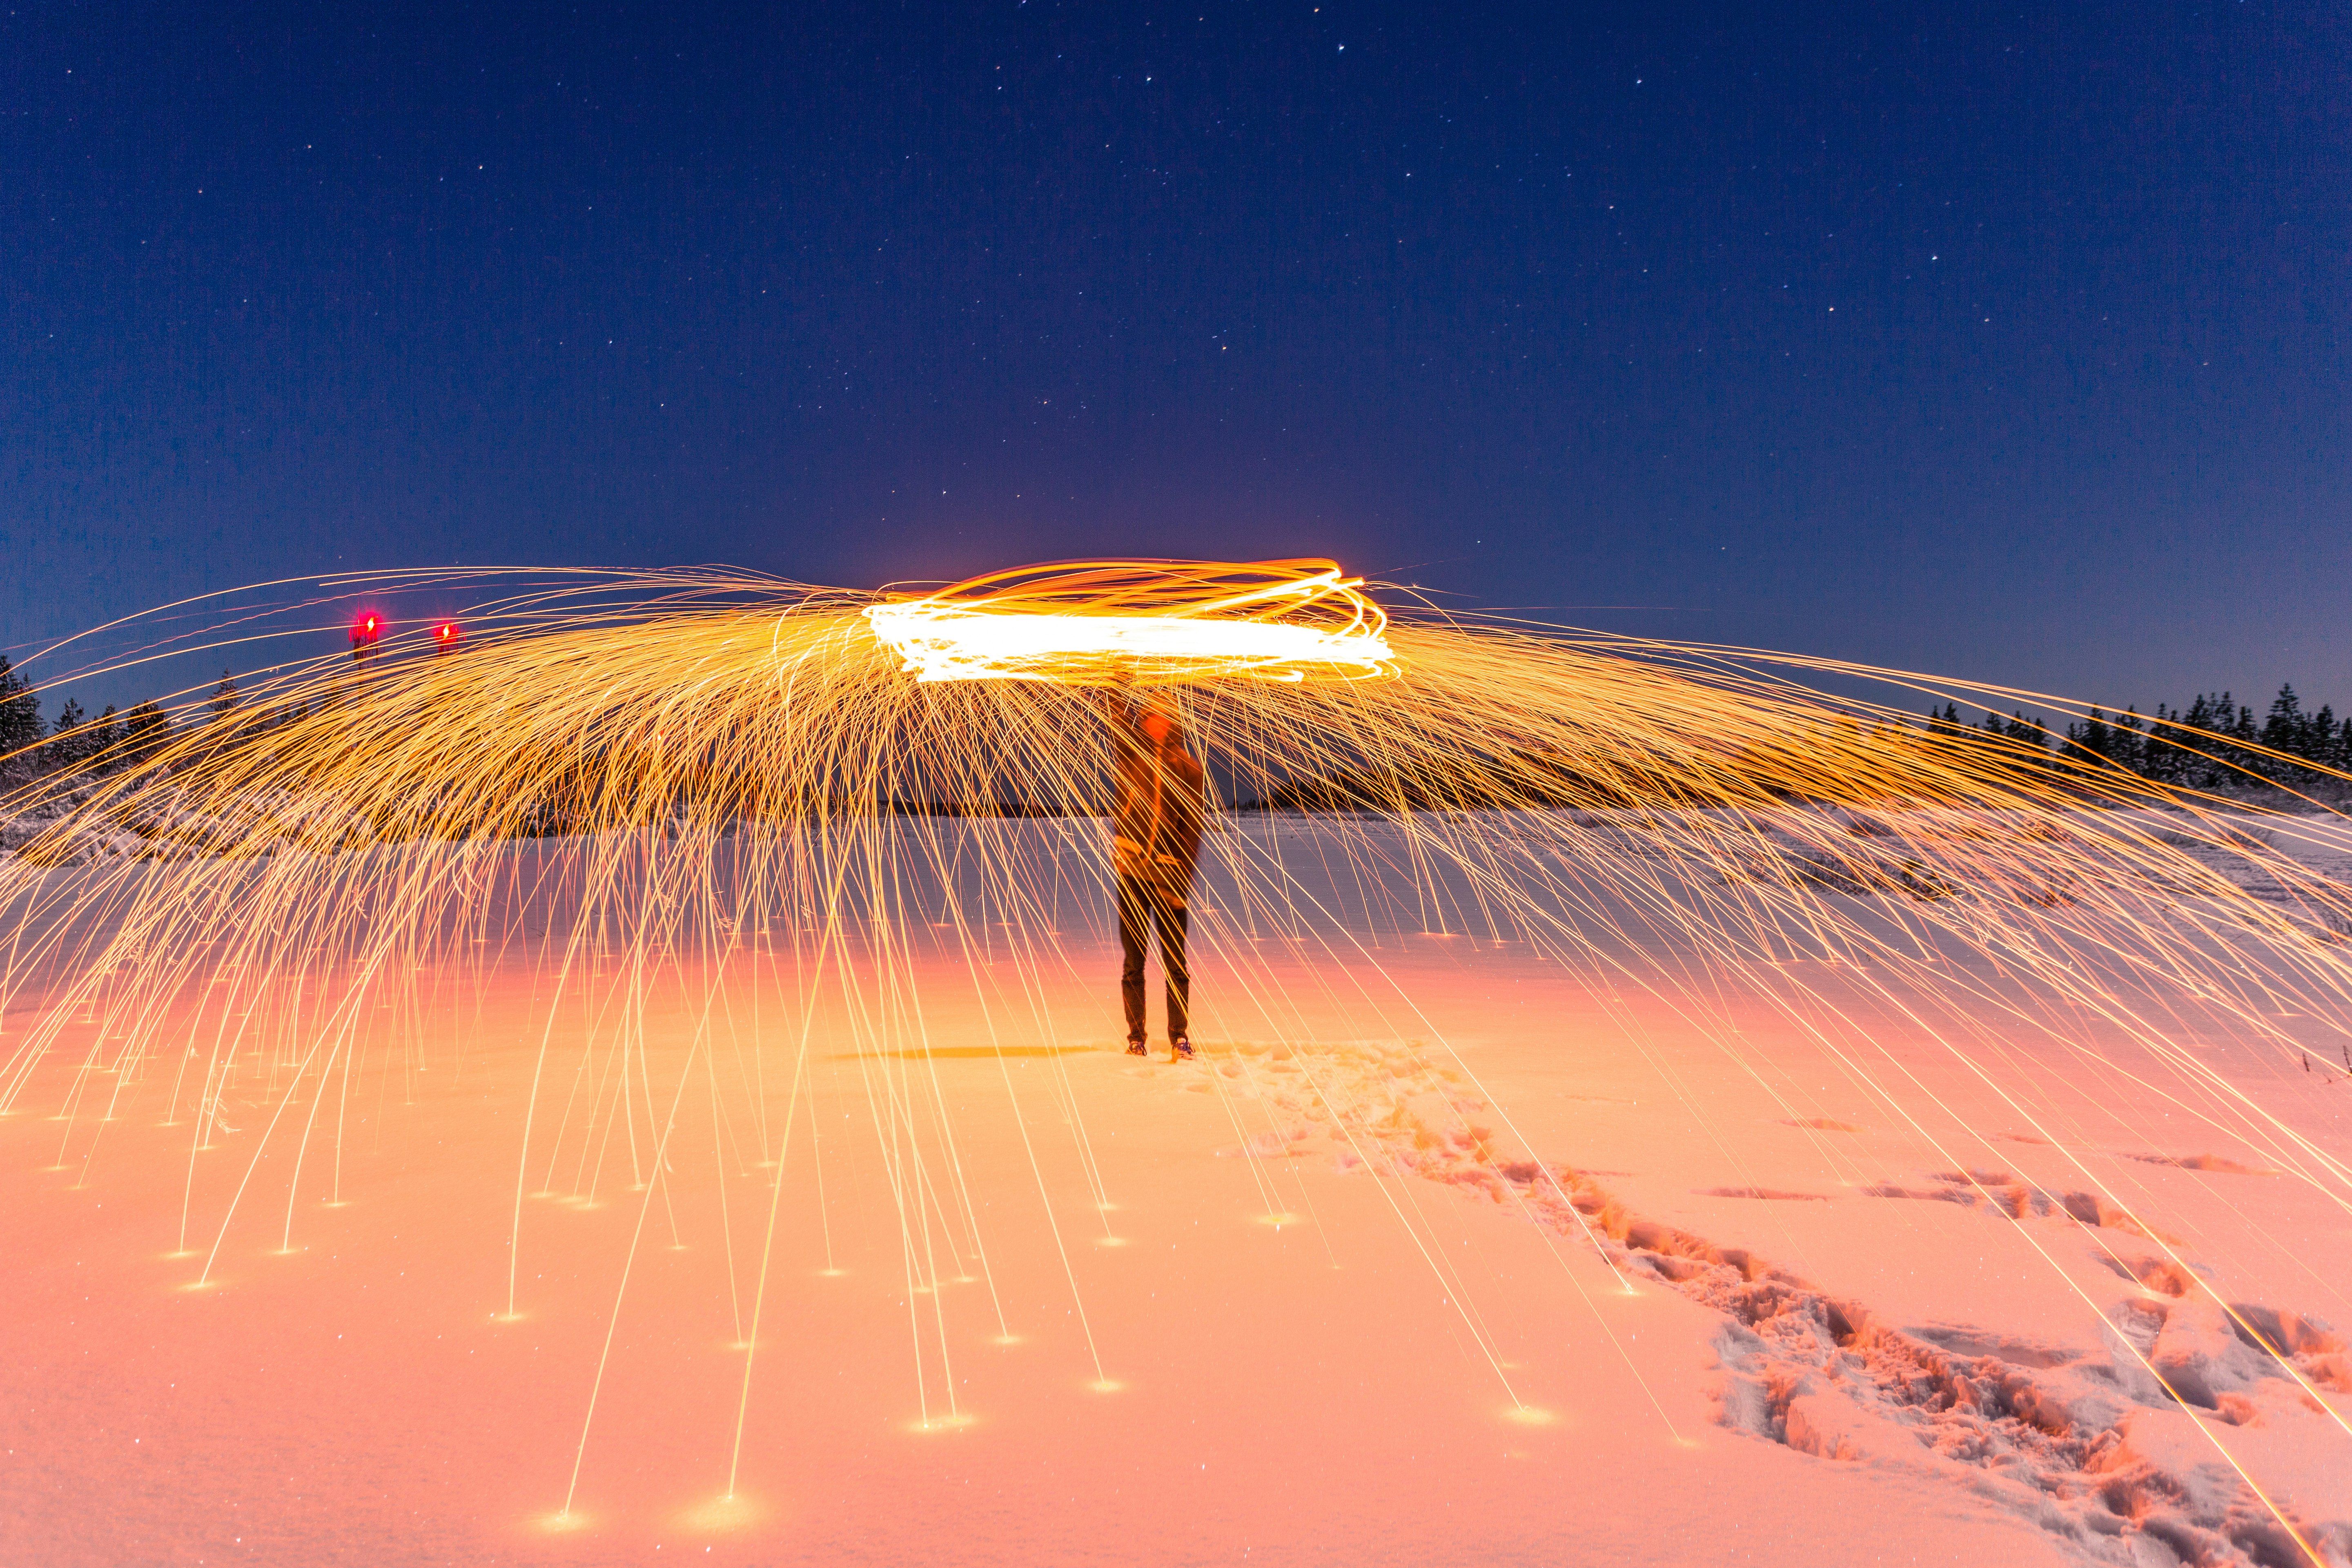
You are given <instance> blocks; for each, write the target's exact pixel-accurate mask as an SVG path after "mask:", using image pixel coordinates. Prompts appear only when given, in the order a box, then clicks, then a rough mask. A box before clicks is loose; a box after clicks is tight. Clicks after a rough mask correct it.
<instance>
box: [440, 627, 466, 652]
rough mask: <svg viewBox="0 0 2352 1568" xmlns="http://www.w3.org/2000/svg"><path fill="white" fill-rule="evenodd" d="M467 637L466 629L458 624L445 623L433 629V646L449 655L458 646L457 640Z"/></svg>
mask: <svg viewBox="0 0 2352 1568" xmlns="http://www.w3.org/2000/svg"><path fill="white" fill-rule="evenodd" d="M465 635H466V630H465V628H464V627H463V626H459V625H458V624H457V622H455V621H443V622H441V623H440V624H439V625H438V626H435V627H434V628H433V646H434V647H437V648H439V649H440V650H441V651H442V652H443V653H447V652H448V651H449V650H450V649H451V648H453V647H457V639H458V638H460V637H464V636H465Z"/></svg>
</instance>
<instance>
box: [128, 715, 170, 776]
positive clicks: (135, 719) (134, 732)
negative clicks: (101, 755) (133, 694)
mask: <svg viewBox="0 0 2352 1568" xmlns="http://www.w3.org/2000/svg"><path fill="white" fill-rule="evenodd" d="M171 738H172V716H171V715H170V714H169V713H166V712H164V711H163V708H162V707H161V706H160V705H158V704H156V703H154V702H142V703H141V704H139V706H138V707H136V708H133V709H132V710H131V711H130V712H129V713H127V714H125V715H124V716H123V720H122V760H123V762H124V763H125V764H126V765H136V764H138V763H145V762H150V761H152V760H153V758H154V755H155V753H156V752H160V751H162V750H163V743H164V742H166V741H169V740H170V739H171Z"/></svg>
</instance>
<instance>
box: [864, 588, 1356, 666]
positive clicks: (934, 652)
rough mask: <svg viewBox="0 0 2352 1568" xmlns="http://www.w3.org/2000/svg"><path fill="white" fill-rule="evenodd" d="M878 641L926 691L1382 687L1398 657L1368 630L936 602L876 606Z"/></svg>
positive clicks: (869, 615)
mask: <svg viewBox="0 0 2352 1568" xmlns="http://www.w3.org/2000/svg"><path fill="white" fill-rule="evenodd" d="M866 620H867V621H868V622H869V623H870V624H871V625H872V626H873V628H874V635H875V636H876V637H879V638H881V639H882V641H883V642H884V643H885V644H886V645H887V646H888V647H890V648H891V650H892V651H894V652H896V653H897V654H898V655H899V656H900V657H901V658H904V659H905V660H906V661H907V662H906V669H907V672H908V674H910V675H912V676H914V678H915V679H917V680H918V681H933V680H1048V681H1066V680H1070V679H1085V678H1086V677H1087V675H1089V674H1099V673H1102V672H1105V671H1108V670H1114V669H1121V668H1132V669H1134V670H1135V671H1136V672H1137V673H1139V674H1143V675H1148V676H1151V677H1155V678H1158V679H1181V678H1182V677H1185V676H1206V675H1223V676H1235V675H1239V676H1246V677H1249V678H1252V679H1259V680H1305V679H1309V678H1310V677H1312V678H1316V679H1335V678H1336V679H1359V680H1361V679H1378V678H1380V677H1381V676H1385V675H1388V674H1391V673H1392V672H1393V671H1394V669H1395V667H1396V655H1395V654H1394V653H1393V652H1392V651H1391V649H1390V647H1389V645H1388V639H1387V638H1386V637H1382V636H1381V633H1380V631H1379V630H1378V629H1376V628H1374V627H1372V626H1368V625H1362V624H1359V625H1355V626H1347V627H1344V628H1340V629H1327V628H1324V627H1320V626H1297V625H1289V624H1285V623H1283V622H1279V621H1234V620H1209V619H1202V618H1198V617H1193V616H1088V615H1050V614H1048V615H1040V614H1036V613H1034V612H1021V611H1013V612H1003V611H990V610H973V609H964V608H961V607H960V606H957V605H944V604H940V603H939V602H938V601H936V600H915V601H912V602H909V603H905V604H896V605H868V606H866Z"/></svg>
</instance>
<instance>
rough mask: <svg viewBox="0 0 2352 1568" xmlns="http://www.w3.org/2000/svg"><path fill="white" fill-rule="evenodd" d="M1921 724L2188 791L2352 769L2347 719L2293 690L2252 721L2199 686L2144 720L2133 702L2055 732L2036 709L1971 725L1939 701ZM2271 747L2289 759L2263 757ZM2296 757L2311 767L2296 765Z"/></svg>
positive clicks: (2285, 689) (1989, 716)
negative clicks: (2182, 704) (2183, 703)
mask: <svg viewBox="0 0 2352 1568" xmlns="http://www.w3.org/2000/svg"><path fill="white" fill-rule="evenodd" d="M1927 729H1928V731H1929V732H1930V733H1932V734H1950V735H1964V734H1969V733H1972V732H1976V733H1983V734H1989V735H1995V736H1999V737H2000V739H2002V740H2004V741H2007V742H2011V743H2013V744H2016V745H2021V746H2032V747H2034V748H2037V749H2039V750H2042V751H2047V752H2050V753H2051V755H2052V756H2053V757H2061V756H2063V757H2071V758H2074V759H2077V760H2084V759H2088V758H2094V757H2095V758H2099V759H2101V760H2104V761H2105V762H2108V763H2114V764H2115V765H2116V767H2119V768H2124V769H2126V770H2128V771H2129V772H2132V773H2137V774H2139V775H2140V776H2141V777H2142V778H2146V779H2154V780H2156V781H2157V782H2158V783H2160V784H2183V785H2186V786H2188V787H2189V788H2191V789H2220V788H2225V787H2229V786H2231V785H2242V784H2248V783H2251V782H2252V780H2250V779H2249V778H2248V776H2247V775H2249V774H2252V775H2253V779H2262V780H2267V781H2269V782H2270V783H2273V784H2281V785H2284V786H2285V787H2287V788H2289V789H2309V788H2312V787H2314V786H2320V785H2325V784H2330V783H2333V782H2336V781H2332V780H2330V779H2329V778H2328V777H2327V775H2326V773H2322V772H2321V771H2320V770H2321V769H2333V770H2335V771H2336V772H2337V773H2352V717H2347V718H2346V719H2344V720H2342V721H2338V720H2337V719H2336V710H2335V709H2334V708H2332V707H2322V708H2321V709H2320V710H2319V711H2317V712H2316V713H2310V712H2305V710H2304V706H2303V700H2302V699H2301V698H2300V697H2298V696H2296V695H2295V689H2294V687H2293V686H2282V687H2280V688H2279V691H2278V695H2277V696H2276V697H2274V698H2273V699H2272V700H2271V707H2270V712H2269V713H2268V714H2267V715H2265V716H2264V717H2263V719H2261V720H2260V721H2257V720H2256V719H2255V718H2254V710H2252V708H2250V707H2248V706H2246V705H2245V704H2243V703H2242V702H2240V701H2238V700H2236V699H2235V698H2234V697H2232V696H2231V694H2230V693H2229V692H2227V691H2221V692H2212V693H2206V692H2200V693H2199V694H2198V696H2197V699H2196V700H2195V701H2193V702H2191V703H2189V706H2188V707H2187V708H2186V709H2179V708H2167V707H2165V706H2164V705H2163V704H2162V703H2160V702H2159V703H2158V704H2157V707H2156V711H2155V713H2154V714H2152V715H2150V716H2149V717H2147V718H2142V717H2141V716H2140V712H2139V710H2138V709H2137V708H2136V707H2135V708H2127V709H2126V710H2124V711H2123V712H2121V713H2106V712H2103V711H2102V710H2099V709H2096V708H2094V709H2092V710H2091V713H2090V717H2089V718H2087V719H2084V720H2080V721H2075V722H2074V723H2070V724H2068V725H2067V726H2066V727H2065V728H2064V729H2063V730H2057V729H2053V728H2052V727H2051V726H2050V725H2049V724H2047V723H2046V722H2045V721H2043V720H2042V718H2041V717H2040V716H2039V715H2036V716H2035V717H2033V718H2031V719H2029V718H2027V717H2026V716H2025V715H2024V714H2022V713H2011V714H2010V715H2009V716H2008V717H2006V718H2003V717H2002V716H2001V715H2000V714H1999V713H1994V712H1990V711H1989V712H1987V713H1986V714H1985V716H1984V722H1983V723H1982V724H1981V725H1972V724H1969V723H1968V722H1967V721H1964V720H1963V719H1961V717H1960V710H1959V709H1958V706H1957V705H1955V704H1952V703H1946V704H1945V705H1944V707H1943V709H1942V710H1940V711H1937V710H1933V709H1931V710H1928V714H1927ZM2187 731H2202V733H2197V734H2191V733H2188V732H2187ZM2258 747H2259V748H2261V750H2257V749H2256V748H2258ZM2270 752H2284V754H2285V756H2286V758H2288V759H2292V760H2288V761H2282V760H2281V759H2280V758H2279V757H2276V756H2272V755H2270V754H2268V753H2270ZM2305 763H2307V764H2312V765H2309V766H2305V765H2299V764H2305Z"/></svg>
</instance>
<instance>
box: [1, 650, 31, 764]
mask: <svg viewBox="0 0 2352 1568" xmlns="http://www.w3.org/2000/svg"><path fill="white" fill-rule="evenodd" d="M40 743H41V700H40V699H39V698H37V697H36V696H34V695H33V691H32V688H31V687H29V686H27V685H26V683H25V679H24V678H23V677H22V676H20V675H18V674H17V673H16V671H15V670H13V669H11V668H8V661H7V660H6V659H5V658H0V756H9V755H12V754H14V753H16V752H23V751H26V750H27V749H28V748H30V747H34V746H37V745H39V744H40ZM32 760H33V759H32V758H30V757H21V758H18V763H19V765H23V764H26V763H30V762H31V761H32Z"/></svg>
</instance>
